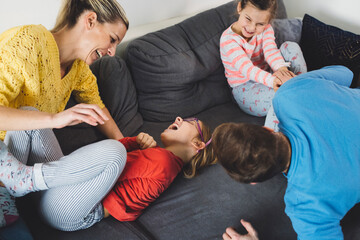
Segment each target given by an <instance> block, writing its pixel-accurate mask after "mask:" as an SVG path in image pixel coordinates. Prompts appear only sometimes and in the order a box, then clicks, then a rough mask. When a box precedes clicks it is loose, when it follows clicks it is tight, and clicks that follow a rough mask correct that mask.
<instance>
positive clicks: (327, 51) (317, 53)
mask: <svg viewBox="0 0 360 240" xmlns="http://www.w3.org/2000/svg"><path fill="white" fill-rule="evenodd" d="M300 47H301V49H302V51H303V54H304V57H305V61H306V64H307V66H308V70H309V71H310V70H315V69H319V68H321V67H324V66H329V65H344V66H346V67H348V68H349V69H350V70H351V71H352V72H353V73H354V78H353V81H352V84H351V87H358V86H360V82H359V73H360V35H356V34H354V33H351V32H348V31H344V30H342V29H340V28H337V27H334V26H330V25H327V24H325V23H323V22H321V21H319V20H317V19H315V18H313V17H311V16H309V15H307V14H305V16H304V18H303V26H302V34H301V40H300Z"/></svg>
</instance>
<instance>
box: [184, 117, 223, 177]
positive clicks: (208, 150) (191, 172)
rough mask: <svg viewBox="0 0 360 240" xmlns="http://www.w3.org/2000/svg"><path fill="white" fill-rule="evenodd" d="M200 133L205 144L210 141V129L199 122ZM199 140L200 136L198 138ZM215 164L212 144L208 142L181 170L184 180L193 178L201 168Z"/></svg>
mask: <svg viewBox="0 0 360 240" xmlns="http://www.w3.org/2000/svg"><path fill="white" fill-rule="evenodd" d="M201 123H202V124H201V125H202V127H201V131H202V134H203V138H204V141H205V143H207V142H208V141H209V140H210V139H211V130H210V128H209V127H208V126H207V125H206V124H205V123H204V122H203V121H201ZM198 138H199V140H200V141H202V140H201V139H200V135H199V136H198ZM216 162H217V160H216V158H215V154H214V151H213V147H212V143H211V142H210V143H209V144H208V145H207V146H205V148H204V149H202V150H200V151H199V152H198V153H197V154H196V155H195V156H194V157H193V158H192V159H191V160H190V162H189V163H188V164H186V165H185V166H184V168H183V172H184V175H185V177H186V178H193V177H195V176H196V175H197V174H198V173H199V170H200V169H201V168H203V167H206V166H208V165H212V164H215V163H216Z"/></svg>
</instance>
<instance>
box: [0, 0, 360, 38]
mask: <svg viewBox="0 0 360 240" xmlns="http://www.w3.org/2000/svg"><path fill="white" fill-rule="evenodd" d="M0 1H1V5H0V6H1V7H0V32H3V31H4V30H6V29H8V28H10V27H13V26H17V25H23V24H43V25H44V26H45V27H46V28H48V29H50V28H52V27H53V25H54V23H55V19H56V15H57V13H58V9H59V7H60V3H61V0H0ZM118 1H119V2H120V3H121V4H122V5H123V7H124V9H125V10H126V12H127V15H128V17H129V19H130V24H131V27H135V26H138V25H143V24H147V23H152V22H157V21H161V20H163V19H166V18H171V17H177V16H181V15H189V14H192V13H196V12H200V11H202V10H205V9H208V8H211V7H215V6H218V5H221V4H223V3H226V2H229V1H231V0H118ZM284 2H285V5H286V8H287V11H288V15H289V17H302V16H304V13H308V14H310V15H312V16H314V17H316V18H318V19H319V20H321V21H323V22H325V23H328V24H331V25H335V26H337V27H340V28H343V29H344V30H349V31H352V32H355V33H357V34H360V0H284Z"/></svg>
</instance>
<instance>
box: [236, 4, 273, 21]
mask: <svg viewBox="0 0 360 240" xmlns="http://www.w3.org/2000/svg"><path fill="white" fill-rule="evenodd" d="M236 3H237V4H238V3H240V5H241V9H244V8H245V7H246V6H247V5H248V4H249V3H250V4H252V5H254V7H256V8H257V9H259V10H266V11H270V14H271V15H270V19H273V18H275V16H276V10H277V7H278V3H277V0H236Z"/></svg>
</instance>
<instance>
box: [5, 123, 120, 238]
mask: <svg viewBox="0 0 360 240" xmlns="http://www.w3.org/2000/svg"><path fill="white" fill-rule="evenodd" d="M5 143H6V144H7V145H8V148H9V151H10V152H11V153H12V154H13V155H14V156H15V157H16V158H17V159H18V160H19V161H21V162H22V163H24V164H27V165H33V164H35V163H44V164H42V165H41V170H42V174H43V180H44V183H45V184H46V185H47V186H48V187H49V189H48V190H45V191H40V192H37V193H33V196H34V199H36V203H37V204H38V207H39V211H40V215H41V216H42V218H43V219H44V220H45V221H46V222H47V223H48V224H49V225H51V226H52V227H54V228H57V229H59V230H63V231H75V230H79V229H85V228H88V227H90V226H92V225H94V224H95V223H97V222H99V221H100V220H101V219H102V218H103V216H104V212H103V206H102V204H101V200H102V199H103V198H104V197H105V196H106V194H107V193H108V192H109V191H110V190H111V188H112V186H113V185H114V184H115V182H116V181H117V179H118V177H119V176H120V174H121V172H122V170H123V168H124V166H125V163H126V150H125V148H124V146H123V145H122V144H121V143H120V142H118V141H116V140H103V141H100V142H97V143H93V144H90V145H87V146H85V147H82V148H80V149H78V150H76V151H74V152H73V153H71V154H69V155H67V156H64V155H63V153H62V151H61V149H60V146H59V143H58V141H57V139H56V137H55V135H54V133H53V131H52V130H50V129H42V130H31V131H9V132H7V134H6V138H5Z"/></svg>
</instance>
